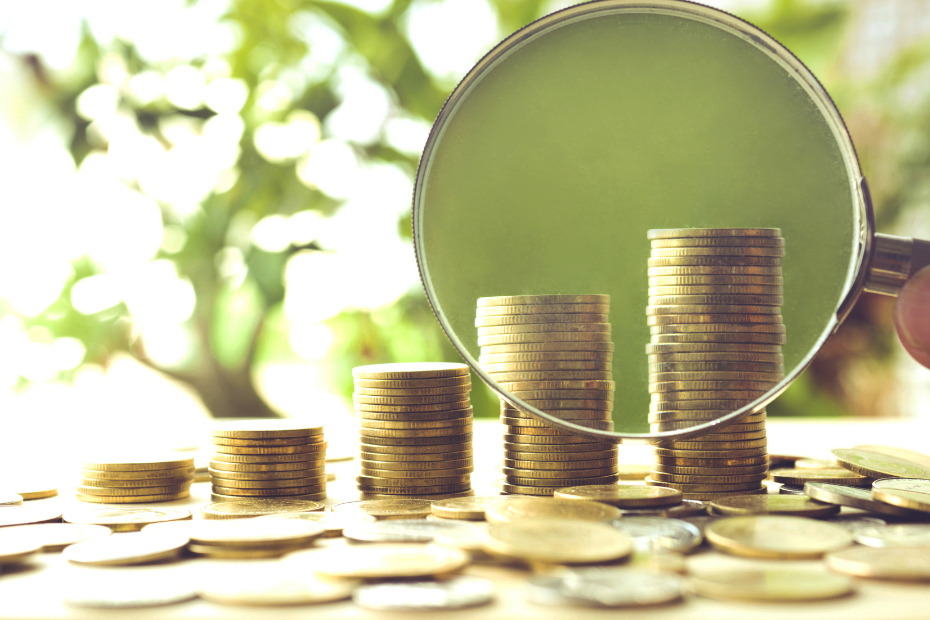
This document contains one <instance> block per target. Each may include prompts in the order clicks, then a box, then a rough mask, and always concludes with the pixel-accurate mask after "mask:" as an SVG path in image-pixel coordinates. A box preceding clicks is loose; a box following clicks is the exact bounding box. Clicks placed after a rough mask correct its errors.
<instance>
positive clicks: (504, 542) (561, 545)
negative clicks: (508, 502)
mask: <svg viewBox="0 0 930 620" xmlns="http://www.w3.org/2000/svg"><path fill="white" fill-rule="evenodd" d="M484 546H485V549H486V550H487V551H488V552H490V553H494V554H497V555H503V556H505V557H509V558H512V559H516V560H523V561H526V562H545V563H552V564H590V563H594V562H609V561H613V560H619V559H622V558H625V557H627V556H628V555H630V553H631V552H632V549H633V544H632V542H631V540H630V537H629V536H627V535H626V534H624V533H623V532H620V531H619V530H617V529H615V528H613V527H611V526H610V525H608V524H606V523H598V522H593V521H580V520H577V519H551V518H550V519H533V520H527V521H518V522H514V523H501V524H498V525H492V526H491V527H489V528H488V529H487V531H486V532H485V538H484Z"/></svg>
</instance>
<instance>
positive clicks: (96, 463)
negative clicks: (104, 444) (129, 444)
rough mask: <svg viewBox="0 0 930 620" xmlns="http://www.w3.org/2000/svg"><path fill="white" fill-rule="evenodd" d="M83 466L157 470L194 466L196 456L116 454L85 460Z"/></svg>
mask: <svg viewBox="0 0 930 620" xmlns="http://www.w3.org/2000/svg"><path fill="white" fill-rule="evenodd" d="M81 467H83V468H84V469H86V470H100V471H156V470H169V469H177V468H193V467H194V457H192V456H189V455H186V454H183V453H179V452H173V453H172V452H169V453H165V454H152V455H143V456H139V455H136V454H131V455H130V454H127V455H122V456H121V455H114V456H112V457H105V458H96V459H93V460H90V461H84V463H83V464H82V465H81Z"/></svg>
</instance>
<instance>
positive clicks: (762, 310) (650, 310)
mask: <svg viewBox="0 0 930 620" xmlns="http://www.w3.org/2000/svg"><path fill="white" fill-rule="evenodd" d="M688 314H696V315H717V314H736V315H740V316H753V315H769V316H778V317H780V316H781V308H780V307H779V306H770V305H758V304H754V305H745V304H737V305H733V304H685V305H682V304H670V305H668V304H667V305H648V306H646V316H647V317H650V316H669V315H671V316H681V315H688Z"/></svg>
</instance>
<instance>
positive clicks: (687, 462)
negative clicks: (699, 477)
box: [654, 454, 768, 469]
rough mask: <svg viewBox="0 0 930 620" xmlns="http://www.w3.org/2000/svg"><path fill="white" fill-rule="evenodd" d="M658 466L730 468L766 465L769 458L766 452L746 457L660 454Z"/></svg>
mask: <svg viewBox="0 0 930 620" xmlns="http://www.w3.org/2000/svg"><path fill="white" fill-rule="evenodd" d="M654 461H655V464H656V466H666V467H694V468H701V469H704V468H711V469H713V468H730V467H750V466H760V467H764V466H767V464H768V458H767V457H766V456H765V454H762V455H761V456H752V457H744V458H730V457H729V456H720V457H719V458H686V457H677V456H658V455H656V456H655V457H654Z"/></svg>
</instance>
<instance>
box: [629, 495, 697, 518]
mask: <svg viewBox="0 0 930 620" xmlns="http://www.w3.org/2000/svg"><path fill="white" fill-rule="evenodd" d="M620 512H622V513H623V515H624V516H625V517H626V516H630V517H665V518H670V519H684V518H687V517H696V516H700V515H706V514H707V504H705V503H704V502H699V501H697V500H693V499H685V500H682V501H681V503H680V504H675V505H674V506H662V507H660V508H621V509H620Z"/></svg>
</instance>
